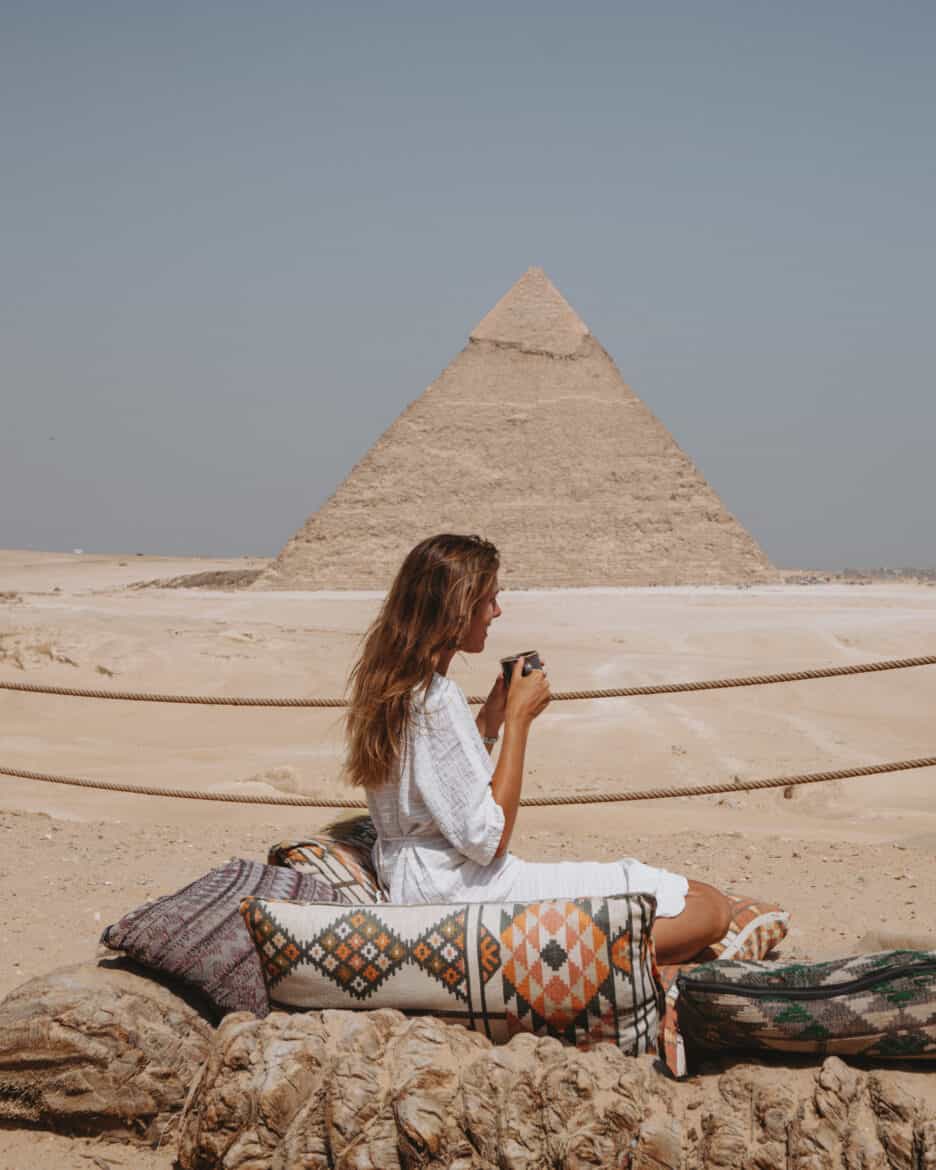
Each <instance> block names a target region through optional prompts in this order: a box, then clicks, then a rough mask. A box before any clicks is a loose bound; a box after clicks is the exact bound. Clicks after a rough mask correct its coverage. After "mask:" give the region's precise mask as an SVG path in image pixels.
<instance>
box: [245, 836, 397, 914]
mask: <svg viewBox="0 0 936 1170" xmlns="http://www.w3.org/2000/svg"><path fill="white" fill-rule="evenodd" d="M376 839H377V832H376V830H375V829H374V823H373V821H372V820H371V819H370V817H355V818H354V819H352V820H350V821H339V822H338V823H337V824H334V825H331V826H329V828H327V829H324V830H323V831H322V832H321V833H318V834H316V835H315V836H314V837H305V838H303V839H302V840H300V841H281V842H280V843H279V844H278V845H273V846H272V847H271V849H270V852H269V855H268V857H267V864H269V865H283V866H287V867H288V868H290V869H296V870H299V871H300V872H301V873H311V874H315V875H316V876H317V877H320V878H322V880H324V881H327V882H328V884H329V885H330V886H331V887H332V888H333V889H334V890H335V891H336V893H337V901H339V902H343V903H345V905H352V906H360V905H370V904H371V903H373V902H385V901H386V897H385V895H384V893H383V891H382V890H381V888H380V886H379V884H378V882H377V872H376V870H375V869H374V863H373V861H372V860H371V849H372V847H373V844H374V841H376Z"/></svg>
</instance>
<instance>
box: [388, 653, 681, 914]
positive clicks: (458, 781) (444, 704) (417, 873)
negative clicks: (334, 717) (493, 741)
mask: <svg viewBox="0 0 936 1170" xmlns="http://www.w3.org/2000/svg"><path fill="white" fill-rule="evenodd" d="M412 704H413V717H412V719H411V721H410V728H409V733H408V736H407V741H406V746H405V751H404V753H403V759H402V763H401V766H400V768H399V775H398V776H396V777H394V778H392V779H391V780H389V781H387V783H385V784H383V785H382V786H381V787H380V788H376V789H370V790H368V794H367V803H368V805H369V807H370V813H371V816H372V818H373V820H374V825H375V827H376V829H377V843H376V845H375V846H374V864H375V866H376V868H377V873H378V875H379V877H380V880H381V884H382V885H383V888H384V889H385V890H386V891H387V894H388V896H389V899H390V901H391V902H404V903H405V902H482V901H483V902H508V901H516V902H532V901H536V900H538V899H542V898H580V897H600V896H603V895H606V894H625V893H650V894H654V895H656V899H657V914H658V916H660V917H663V918H672V917H675V916H676V915H677V914H679V913H681V912H682V910H683V907H684V906H685V895H686V891H687V890H688V888H689V886H688V882H687V881H686V879H685V878H684V877H681V876H680V875H678V874H674V873H670V872H669V871H668V870H665V869H653V868H651V867H650V866H648V865H644V864H643V863H642V862H640V861H636V860H634V859H633V858H622V859H620V860H618V861H608V862H598V861H560V862H554V861H550V862H532V861H522V860H521V859H520V858H519V857H515V856H514V855H513V854H512V853H507V854H505V855H504V856H503V857H498V858H495V857H494V854H495V852H496V850H497V846H498V845H499V844H500V839H501V835H502V833H503V830H504V813H503V810H502V809H501V807H500V805H499V804H498V803H497V801H496V800H495V799H494V796H493V794H492V792H491V774H492V772H493V771H494V765H493V762H492V760H491V757H490V756H489V755H488V752H487V750H486V748H485V746H484V743H483V742H482V740H481V736H480V734H479V732H478V728H477V725H476V723H475V721H474V717H473V716H472V714H471V709H470V708H469V706H468V703H467V701H466V699H465V696H464V695H463V694H462V692H461V690H460V689H459V688H458V686H456V684H455V683H453V682H452V681H451V679H448V678H445V677H444V676H443V675H439V674H437V675H435V676H434V677H433V680H432V683H431V684H430V686H429V687H428V689H427V690H426V691H425V692H421V691H415V692H414V693H413V698H412Z"/></svg>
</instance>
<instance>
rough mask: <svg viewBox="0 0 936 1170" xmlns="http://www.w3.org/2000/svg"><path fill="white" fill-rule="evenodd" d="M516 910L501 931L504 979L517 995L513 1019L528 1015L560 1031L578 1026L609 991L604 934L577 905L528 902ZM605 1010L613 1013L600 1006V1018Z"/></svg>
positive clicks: (609, 972)
mask: <svg viewBox="0 0 936 1170" xmlns="http://www.w3.org/2000/svg"><path fill="white" fill-rule="evenodd" d="M517 911H518V912H517V913H516V915H515V916H514V917H513V918H512V919H509V920H508V921H507V922H506V923H505V924H503V925H502V930H501V948H502V950H501V958H502V963H503V974H504V980H505V984H506V985H507V987H508V988H509V991H510V992H513V993H514V994H515V995H516V997H517V1003H516V1006H517V1018H518V1019H522V1018H523V1017H524V1016H525V1015H526V1014H528V1013H529V1012H532V1013H533V1016H534V1019H535V1018H536V1017H539V1018H541V1019H544V1020H545V1019H547V1018H548V1019H549V1020H550V1021H551V1023H552V1026H553V1027H554V1028H557V1029H558V1030H559V1031H563V1030H565V1029H567V1028H570V1027H571V1026H572V1025H573V1024H574V1023H576V1022H578V1023H581V1017H582V1016H583V1015H584V1014H591V1013H592V1012H593V1010H594V1007H595V1005H596V1002H598V1003H600V993H602V992H604V991H606V990H607V981H608V976H609V975H610V974H611V969H610V967H609V965H608V963H607V961H606V958H607V956H608V953H609V952H608V946H607V942H608V938H607V933H606V931H605V930H603V929H602V928H601V927H600V926H599V925H598V923H597V922H595V920H594V918H593V917H592V916H591V915H590V914H588V913H587V912H586V910H585V909H584V907H583V906H582V904H581V902H580V903H575V902H565V903H562V902H549V903H545V904H543V903H532V904H529V905H526V906H522V907H517ZM602 956H604V957H602ZM604 1007H607V1008H608V1010H612V1007H611V1004H610V1003H608V1004H606V1005H602V1007H601V1009H600V1010H599V1016H600V1017H602V1018H603V1017H604V1015H605V1014H606V1013H605V1011H604V1010H603V1009H604ZM601 1026H603V1025H601V1024H599V1027H601ZM589 1030H591V1029H589Z"/></svg>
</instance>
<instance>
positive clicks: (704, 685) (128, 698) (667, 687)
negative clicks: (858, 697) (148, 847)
mask: <svg viewBox="0 0 936 1170" xmlns="http://www.w3.org/2000/svg"><path fill="white" fill-rule="evenodd" d="M934 665H936V654H929V655H926V656H924V657H921V658H892V659H889V660H887V661H883V662H864V663H856V664H855V665H854V666H826V667H821V668H820V669H818V670H794V671H785V672H783V673H780V674H755V675H749V676H747V677H744V678H718V679H707V680H702V681H700V682H681V683H658V684H654V685H651V686H641V687H611V688H605V689H604V690H595V691H554V692H553V694H552V700H553V702H562V701H564V700H565V701H568V700H571V699H625V698H631V697H635V696H639V695H677V694H685V693H687V692H690V691H714V690H720V689H722V688H726V687H755V686H770V685H773V684H775V683H792V682H808V681H809V680H810V679H817V678H839V677H842V676H844V675H850V674H873V673H876V672H878V671H882V670H907V669H909V668H910V667H914V666H934ZM0 690H5V691H19V692H21V693H23V694H31V695H60V696H66V697H68V698H76V699H119V700H122V701H125V702H135V703H193V704H201V705H203V706H208V707H347V705H348V701H347V699H343V698H342V699H314V698H312V699H305V698H250V697H248V698H245V697H242V696H232V695H168V694H159V693H157V692H151V691H109V690H93V689H87V688H83V687H58V686H52V685H49V684H46V683H27V682H13V681H10V680H3V679H0ZM485 698H486V696H484V695H469V696H468V702H469V703H471V704H472V705H473V706H476V707H477V706H480V705H481V704H482V703H483V702H484V701H485Z"/></svg>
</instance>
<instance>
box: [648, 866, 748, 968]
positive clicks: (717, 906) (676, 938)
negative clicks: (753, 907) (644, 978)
mask: <svg viewBox="0 0 936 1170" xmlns="http://www.w3.org/2000/svg"><path fill="white" fill-rule="evenodd" d="M730 922H731V903H730V902H729V901H728V899H727V898H726V897H725V895H724V894H723V893H722V892H721V890H716V889H715V887H714V886H709V885H707V884H706V883H705V882H694V881H691V880H690V882H689V892H688V893H687V894H686V906H685V909H684V910H683V912H682V913H681V914H677V915H676V917H675V918H658V919H657V920H656V922H655V923H654V924H653V941H654V944H655V945H656V953H657V962H658V963H685V962H686V961H687V960H689V959H692V958H694V957H695V956H696V955H697V954H698V953H699V951H704V950H705V948H706V947H707V946H709V945H710V944H711V943H713V942H718V940H719V939H720V938H723V937H724V934H725V931H726V930H727V929H728V925H729V923H730Z"/></svg>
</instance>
